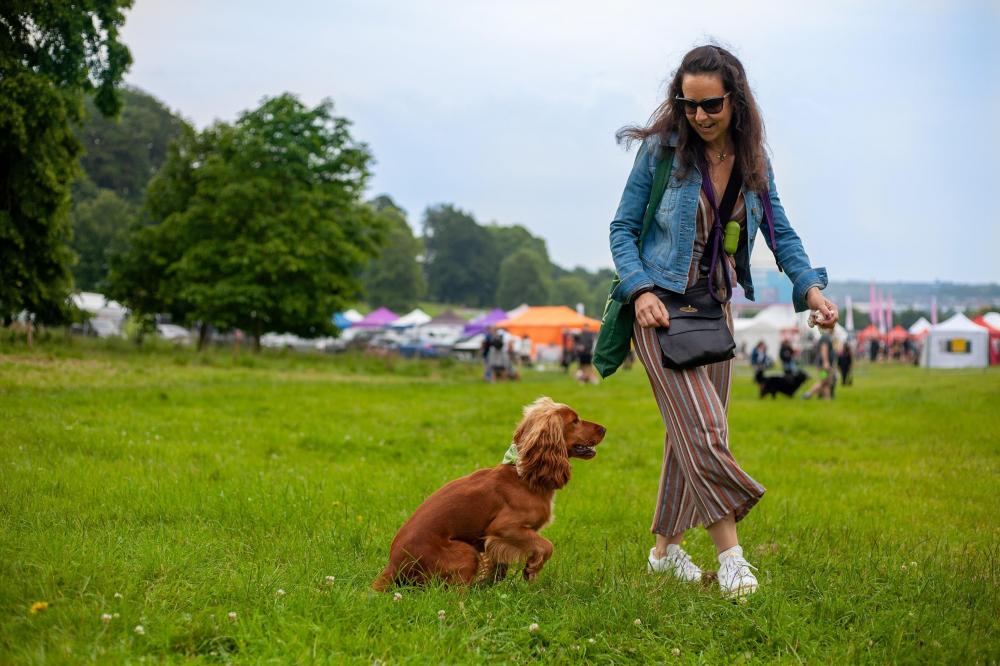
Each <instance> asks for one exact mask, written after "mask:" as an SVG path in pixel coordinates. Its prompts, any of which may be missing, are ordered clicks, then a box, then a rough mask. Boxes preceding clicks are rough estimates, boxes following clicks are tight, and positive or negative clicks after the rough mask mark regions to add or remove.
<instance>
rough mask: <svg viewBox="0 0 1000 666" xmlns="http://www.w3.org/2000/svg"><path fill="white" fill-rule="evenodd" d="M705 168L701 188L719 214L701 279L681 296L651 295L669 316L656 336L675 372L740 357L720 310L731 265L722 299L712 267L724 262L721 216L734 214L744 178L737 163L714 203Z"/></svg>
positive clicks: (657, 292) (728, 286)
mask: <svg viewBox="0 0 1000 666" xmlns="http://www.w3.org/2000/svg"><path fill="white" fill-rule="evenodd" d="M701 171H702V189H703V190H704V191H705V194H706V196H707V197H708V201H709V203H710V204H711V206H712V213H713V215H714V218H715V219H714V222H713V224H712V230H711V231H710V232H709V235H708V239H707V241H706V243H705V249H704V251H703V252H702V255H701V261H700V262H699V271H700V273H701V275H702V277H700V278H699V279H698V281H697V282H696V283H695V284H694V285H692V286H691V287H688V288H687V290H686V291H685V292H684V293H683V294H678V293H676V292H672V291H668V290H666V289H662V288H660V287H654V289H653V295H655V296H656V297H657V298H659V299H660V302H662V303H663V305H664V307H666V309H667V314H668V315H669V317H670V326H668V327H662V326H661V327H658V328H657V329H656V338H657V340H658V341H659V343H660V350H661V352H662V361H663V366H664V367H665V368H671V369H673V370H685V369H688V368H697V367H698V366H701V365H707V364H709V363H718V362H719V361H727V360H729V359H731V358H733V357H734V356H736V341H735V340H734V339H733V333H732V331H730V330H729V324H728V322H727V321H726V313H725V312H724V311H723V309H722V306H723V304H725V303H728V302H729V300H730V299H731V298H732V296H733V284H732V281H731V277H730V275H729V268H728V266H725V265H724V266H723V270H722V274H723V276H724V278H723V279H724V287H725V291H724V297H720V296H718V295H717V293H718V286H717V285H716V284H715V275H714V269H715V267H716V266H717V265H718V264H719V263H720V262H721V263H723V264H724V263H725V257H726V253H725V250H724V248H723V229H722V220H724V219H728V218H729V217H730V216H731V215H732V212H733V208H734V207H735V205H736V199H737V197H738V196H739V193H740V185H741V184H742V182H743V176H742V174H741V172H740V169H739V162H737V163H736V164H734V165H733V171H732V173H731V174H730V176H729V183H728V184H727V185H726V192H725V194H723V196H722V205H721V206H716V204H715V190H714V188H713V187H712V180H711V178H710V177H709V175H708V167H707V166H706V165H705V164H702V165H701ZM768 203H770V202H768ZM769 222H770V220H769ZM741 236H742V234H741ZM741 240H742V238H741Z"/></svg>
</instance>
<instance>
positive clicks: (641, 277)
mask: <svg viewBox="0 0 1000 666" xmlns="http://www.w3.org/2000/svg"><path fill="white" fill-rule="evenodd" d="M655 286H656V285H655V284H653V281H652V280H650V279H649V276H647V275H646V274H645V273H643V272H642V271H636V272H635V273H632V274H631V275H629V276H628V277H627V278H625V279H623V280H622V281H621V282H619V283H618V287H617V288H616V289H615V290H614V291H613V292H612V293H611V298H613V299H615V300H616V301H618V302H619V303H631V302H632V299H633V298H635V297H636V295H637V294H638V292H639V291H641V290H642V289H652V288H653V287H655Z"/></svg>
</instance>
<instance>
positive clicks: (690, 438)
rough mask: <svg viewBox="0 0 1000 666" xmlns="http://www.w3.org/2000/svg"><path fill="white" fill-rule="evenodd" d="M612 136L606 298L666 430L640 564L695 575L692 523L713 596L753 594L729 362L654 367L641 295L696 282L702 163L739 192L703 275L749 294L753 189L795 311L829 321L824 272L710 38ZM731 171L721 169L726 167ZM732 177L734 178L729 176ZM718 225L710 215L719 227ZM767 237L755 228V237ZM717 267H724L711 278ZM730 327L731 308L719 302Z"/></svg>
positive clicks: (740, 76) (653, 342) (654, 321)
mask: <svg viewBox="0 0 1000 666" xmlns="http://www.w3.org/2000/svg"><path fill="white" fill-rule="evenodd" d="M618 139H619V141H622V140H627V141H632V140H641V141H642V145H641V147H640V149H639V151H638V154H637V155H636V159H635V164H634V166H633V168H632V172H631V174H630V175H629V178H628V181H627V183H626V185H625V191H624V193H623V194H622V199H621V203H620V204H619V206H618V212H617V213H616V214H615V219H614V220H613V221H612V222H611V253H612V256H613V257H614V261H615V266H616V268H617V269H618V275H619V277H620V278H621V282H620V284H619V286H618V288H617V290H616V292H615V293H614V296H615V298H617V299H618V300H620V301H621V302H624V303H634V306H635V322H636V323H635V329H634V331H633V335H634V342H635V346H636V350H637V351H638V355H639V358H640V359H641V360H642V363H643V365H644V366H645V368H646V373H647V375H648V376H649V381H650V384H651V386H652V388H653V395H654V397H655V399H656V402H657V405H658V406H659V408H660V414H661V415H662V417H663V421H664V424H665V425H666V427H667V436H666V438H665V443H664V456H663V469H662V473H661V475H660V484H659V494H658V497H657V502H656V509H655V511H654V513H653V525H652V532H653V533H654V534H655V535H656V542H655V545H654V547H653V548H652V549H651V551H650V554H649V560H648V562H649V568H650V570H652V571H655V572H664V573H670V574H672V575H674V576H677V577H679V578H681V579H683V580H690V581H694V580H700V578H701V569H699V568H698V566H697V565H695V564H694V563H693V562H692V561H691V558H690V557H689V556H688V554H687V553H685V552H684V550H683V549H682V548H681V547H680V544H681V541H682V540H683V538H684V533H685V531H686V530H688V529H689V528H691V527H694V526H696V525H704V526H705V527H706V529H707V530H708V533H709V535H710V536H711V538H712V541H713V542H714V543H715V547H716V550H717V551H718V555H719V576H718V580H719V586H720V588H721V589H722V591H723V593H725V594H727V595H742V594H747V593H751V592H754V591H756V589H757V579H756V577H755V576H754V574H753V571H752V569H753V567H752V566H751V565H750V564H749V563H748V562H747V560H746V559H745V558H744V557H743V550H742V549H741V547H740V545H739V540H738V539H737V533H736V523H737V522H738V521H739V520H741V519H742V518H743V517H744V516H746V515H747V512H749V511H750V509H751V508H752V507H753V506H754V504H756V503H757V501H758V500H759V499H760V498H761V496H762V495H763V494H764V488H763V487H762V486H761V485H760V484H759V483H757V482H756V481H754V480H753V479H752V478H751V477H750V476H749V475H747V474H746V473H745V472H744V471H743V470H742V469H741V468H740V466H739V465H738V464H737V463H736V461H735V459H734V458H733V456H732V454H731V453H730V451H729V431H728V424H727V414H726V412H727V408H728V403H729V390H730V384H731V380H732V365H733V364H732V361H731V360H730V361H724V362H721V363H714V364H711V365H705V366H700V367H697V368H693V369H689V370H671V369H668V368H665V367H663V365H662V364H661V360H660V359H661V354H660V349H659V346H658V342H657V337H656V327H658V326H669V325H670V321H669V318H668V315H667V310H666V308H665V307H664V305H663V303H662V302H661V301H660V299H659V298H658V297H657V296H656V295H655V294H654V293H652V291H653V289H654V288H656V287H659V288H661V289H666V290H669V291H673V292H677V293H684V292H685V290H686V289H687V288H688V287H690V286H693V285H694V284H695V283H696V282H697V281H698V280H700V279H704V276H703V275H702V273H703V272H704V269H703V268H702V267H701V265H700V264H701V255H702V252H703V250H704V248H705V243H706V239H707V237H708V231H709V229H710V228H711V225H712V223H713V220H714V213H713V208H712V206H711V205H710V204H709V202H708V198H707V196H706V193H705V191H704V190H705V188H704V187H703V180H702V174H703V173H704V172H705V171H707V173H708V175H709V177H710V180H711V186H712V189H713V191H714V192H716V193H722V192H725V190H726V188H727V185H728V183H729V179H730V176H731V175H732V174H733V173H737V174H740V175H739V176H738V178H739V179H740V180H741V181H742V182H741V184H742V187H741V189H740V192H739V195H738V197H737V199H736V201H735V204H734V205H733V208H732V215H730V216H729V219H731V220H735V221H737V222H739V225H740V229H741V234H740V240H739V246H738V249H737V251H736V252H735V254H734V255H733V256H731V257H730V256H726V255H722V256H723V257H724V259H723V261H721V262H720V263H719V264H717V265H716V266H715V267H714V268H713V269H712V270H715V271H716V276H715V278H714V283H715V284H724V282H723V280H724V279H725V278H726V277H728V278H729V279H730V280H731V282H730V284H732V283H735V282H739V284H740V285H741V286H742V287H743V290H744V293H745V294H746V296H747V297H748V298H750V299H752V298H753V285H752V283H751V280H750V253H751V251H752V249H753V243H754V239H755V237H756V235H757V230H758V229H759V228H760V226H761V224H762V221H763V220H764V208H763V206H762V203H761V198H760V193H763V192H766V193H767V194H766V196H767V197H768V199H769V200H770V203H771V206H772V208H773V219H774V227H773V231H774V238H775V242H774V246H772V247H771V249H772V251H774V253H775V258H776V259H777V262H778V265H779V266H781V267H782V269H783V270H784V271H785V273H786V274H787V275H788V277H789V278H790V279H791V281H792V293H793V302H794V305H795V309H796V311H800V312H801V311H804V310H805V309H807V308H811V309H813V310H816V311H818V316H819V318H820V320H821V321H824V322H830V324H831V325H832V323H835V322H836V321H837V309H836V306H835V305H834V304H833V303H831V302H830V301H828V300H827V299H826V298H824V297H823V294H822V293H821V291H820V290H821V289H823V288H824V287H826V284H827V277H826V271H825V270H824V269H822V268H812V267H811V266H810V264H809V258H808V257H807V256H806V253H805V251H804V250H803V248H802V243H801V241H800V240H799V237H798V236H797V235H796V233H795V231H794V230H793V229H792V227H791V224H789V222H788V218H787V217H786V216H785V212H784V209H783V208H782V206H781V202H780V200H779V199H778V193H777V190H776V189H775V185H774V178H773V175H772V173H771V167H770V163H769V161H768V159H767V156H766V154H765V149H764V124H763V121H762V120H761V116H760V112H759V111H758V109H757V104H756V102H755V101H754V97H753V94H752V93H751V91H750V86H749V85H748V83H747V77H746V73H745V71H744V69H743V65H741V64H740V62H739V60H737V59H736V57H735V56H733V55H732V54H731V53H729V52H728V51H726V50H725V49H722V48H719V47H717V46H701V47H698V48H696V49H694V50H692V51H691V52H689V53H688V54H687V55H686V56H684V59H683V61H682V62H681V66H680V68H678V70H677V72H676V74H675V75H674V77H673V80H672V81H671V84H670V87H669V89H668V91H667V99H666V100H665V101H664V102H663V103H662V104H661V105H660V107H659V108H658V109H657V110H656V111H655V112H654V114H653V117H652V120H651V122H650V124H649V125H648V126H647V127H627V128H624V129H622V130H621V131H620V132H619V133H618ZM665 151H672V153H673V166H672V169H671V174H670V178H669V180H668V181H667V188H666V191H665V194H664V196H663V200H662V202H661V203H660V205H659V207H658V208H657V210H656V215H655V222H654V223H653V224H651V225H650V228H649V230H648V231H647V233H646V236H645V237H644V238H643V239H642V251H641V254H640V251H639V244H638V240H639V239H638V236H639V234H640V232H641V230H642V219H643V215H644V212H645V209H646V205H647V203H648V202H649V196H650V189H651V184H652V180H653V173H654V170H655V167H656V164H657V162H658V161H659V160H660V159H661V158H662V157H663V156H664V152H665ZM734 167H735V169H734ZM737 182H739V181H737ZM726 221H727V220H723V221H722V223H723V224H725V222H726ZM765 239H766V242H767V243H768V245H769V246H771V245H772V242H771V239H770V237H769V234H767V233H765ZM723 271H728V273H729V275H728V276H726V275H725V274H723ZM724 309H725V312H726V317H727V321H728V323H729V326H730V328H732V314H731V312H730V308H729V305H728V303H727V304H726V306H725V308H724Z"/></svg>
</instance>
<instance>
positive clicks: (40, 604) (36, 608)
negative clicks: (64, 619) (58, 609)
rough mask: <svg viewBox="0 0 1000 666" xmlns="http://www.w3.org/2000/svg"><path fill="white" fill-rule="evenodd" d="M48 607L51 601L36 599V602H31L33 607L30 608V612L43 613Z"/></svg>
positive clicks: (33, 613)
mask: <svg viewBox="0 0 1000 666" xmlns="http://www.w3.org/2000/svg"><path fill="white" fill-rule="evenodd" d="M48 607H49V602H47V601H36V602H35V603H33V604H31V608H30V609H28V610H29V612H30V613H31V614H32V615H35V614H36V613H41V612H42V611H43V610H45V609H46V608H48Z"/></svg>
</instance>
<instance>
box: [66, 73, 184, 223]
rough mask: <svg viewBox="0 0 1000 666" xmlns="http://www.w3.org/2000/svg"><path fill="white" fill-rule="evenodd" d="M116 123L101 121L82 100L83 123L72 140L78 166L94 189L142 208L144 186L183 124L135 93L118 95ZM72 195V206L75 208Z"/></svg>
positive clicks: (157, 103) (133, 90) (89, 102)
mask: <svg viewBox="0 0 1000 666" xmlns="http://www.w3.org/2000/svg"><path fill="white" fill-rule="evenodd" d="M121 97H122V109H121V114H120V116H119V117H117V118H106V117H104V116H102V115H100V113H98V112H97V108H96V106H95V104H94V102H93V100H91V99H89V98H88V99H87V104H86V111H87V115H86V119H85V120H84V122H83V123H82V124H81V125H80V127H78V128H77V131H76V135H77V138H78V139H79V140H80V143H81V144H82V145H83V150H84V152H83V155H82V156H81V157H80V166H81V167H83V172H84V173H85V174H86V176H87V177H88V178H89V179H90V181H91V182H92V183H93V184H94V185H95V186H96V187H98V188H103V189H108V190H113V191H114V192H115V193H116V194H117V195H118V196H119V197H121V198H122V199H124V200H126V201H129V202H131V203H133V204H136V205H139V204H141V203H142V198H143V196H144V195H145V192H146V185H147V184H148V183H149V181H150V179H151V178H152V177H153V176H154V175H155V174H156V172H157V171H158V170H159V168H160V167H161V166H163V163H164V162H165V161H166V159H167V148H168V146H169V145H170V142H171V141H173V140H174V139H177V138H178V137H180V135H181V130H182V129H183V128H184V126H185V122H184V120H182V119H181V118H180V117H178V116H176V115H174V114H173V113H171V111H170V109H168V108H167V107H166V106H164V105H163V103H162V102H160V101H159V100H158V99H156V98H155V97H153V96H152V95H149V94H147V93H145V92H143V91H141V90H139V89H137V88H128V87H126V88H124V89H122V91H121ZM77 195H78V193H77V192H76V191H74V202H79V201H81V199H79V198H77Z"/></svg>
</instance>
